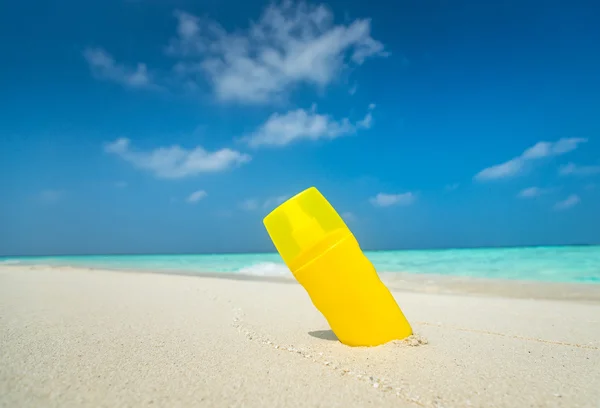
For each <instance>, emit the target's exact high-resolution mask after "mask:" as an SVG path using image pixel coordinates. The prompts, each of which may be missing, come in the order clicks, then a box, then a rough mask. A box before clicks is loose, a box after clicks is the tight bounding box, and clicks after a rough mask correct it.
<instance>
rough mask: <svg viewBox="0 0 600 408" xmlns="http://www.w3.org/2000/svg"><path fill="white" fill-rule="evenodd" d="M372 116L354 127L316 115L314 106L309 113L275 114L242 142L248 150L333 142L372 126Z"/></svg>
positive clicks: (343, 120)
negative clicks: (314, 141) (302, 141)
mask: <svg viewBox="0 0 600 408" xmlns="http://www.w3.org/2000/svg"><path fill="white" fill-rule="evenodd" d="M372 121H373V118H372V115H371V112H368V113H367V114H366V115H365V117H364V118H363V119H361V120H359V121H358V122H356V123H355V124H353V123H351V122H350V120H349V119H348V118H343V119H340V120H335V119H334V118H332V117H331V116H329V115H325V114H319V113H317V112H316V107H315V106H314V105H313V107H312V109H311V110H310V111H307V110H304V109H297V110H293V111H289V112H287V113H285V114H279V113H274V114H272V115H271V116H270V117H269V118H268V119H267V121H266V122H265V123H263V124H262V125H261V126H260V127H259V128H258V130H256V131H255V132H254V133H251V134H249V135H247V136H246V137H244V138H243V139H244V140H245V141H246V142H247V143H248V144H249V145H250V146H251V147H261V146H271V147H282V146H286V145H288V144H290V143H293V142H296V141H299V140H318V139H335V138H338V137H341V136H346V135H351V134H354V133H356V131H357V130H358V129H368V128H370V127H371V125H372Z"/></svg>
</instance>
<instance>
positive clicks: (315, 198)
mask: <svg viewBox="0 0 600 408" xmlns="http://www.w3.org/2000/svg"><path fill="white" fill-rule="evenodd" d="M263 222H264V224H265V228H266V229H267V232H268V233H269V236H270V237H271V240H272V241H273V244H274V245H275V247H276V248H277V251H278V252H279V254H280V255H281V257H282V259H283V260H284V262H285V263H286V265H287V266H288V267H289V268H290V270H291V271H292V273H293V274H294V276H295V277H296V279H297V280H298V282H299V283H300V284H301V285H302V286H303V287H304V288H305V289H306V291H307V292H308V294H309V296H310V298H311V300H312V302H313V304H314V305H315V306H316V307H317V309H319V311H320V312H321V313H322V314H323V315H324V316H325V318H326V319H327V321H328V322H329V325H330V326H331V329H332V330H333V332H334V333H335V334H336V335H337V337H338V339H339V340H340V341H341V342H342V343H344V344H347V345H350V346H375V345H379V344H383V343H386V342H388V341H390V340H395V339H403V338H405V337H407V336H410V335H411V334H412V329H411V327H410V324H409V323H408V321H407V320H406V318H405V317H404V315H403V314H402V311H401V310H400V308H399V307H398V304H397V303H396V301H395V299H394V297H393V296H392V294H391V293H390V291H389V290H388V289H387V288H386V287H385V285H384V284H383V282H381V280H380V279H379V276H378V275H377V272H376V271H375V268H374V267H373V265H372V264H371V261H369V259H368V258H367V257H366V256H365V255H364V254H363V252H362V250H361V249H360V246H359V244H358V242H357V240H356V238H355V237H354V235H353V234H352V232H351V231H350V229H348V226H347V225H346V223H345V222H344V221H343V220H342V217H340V215H339V214H338V213H337V211H335V209H334V208H333V207H332V206H331V204H329V202H328V201H327V200H326V199H325V197H323V195H321V193H320V192H319V191H318V190H317V189H316V188H314V187H311V188H309V189H307V190H304V191H302V192H301V193H299V194H297V195H296V196H294V197H292V198H290V199H289V200H287V201H286V202H284V203H282V204H281V205H279V207H277V208H275V209H274V210H273V211H272V212H271V213H269V214H268V215H267V216H266V217H265V219H264V220H263Z"/></svg>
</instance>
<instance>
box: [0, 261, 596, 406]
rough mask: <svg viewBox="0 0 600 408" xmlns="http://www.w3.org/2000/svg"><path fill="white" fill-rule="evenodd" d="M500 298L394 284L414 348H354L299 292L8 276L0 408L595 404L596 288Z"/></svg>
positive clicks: (53, 274) (250, 283)
mask: <svg viewBox="0 0 600 408" xmlns="http://www.w3.org/2000/svg"><path fill="white" fill-rule="evenodd" d="M461 282H462V283H461ZM461 285H462V286H461ZM502 285H504V286H502ZM502 285H499V284H496V283H493V282H487V283H486V282H485V281H477V282H476V283H470V284H469V283H468V282H467V281H466V280H455V281H454V283H453V284H444V283H443V282H442V283H440V282H432V280H431V279H430V278H422V277H413V278H407V279H404V278H403V279H396V280H394V281H393V282H390V287H392V288H393V289H392V291H393V294H394V296H395V297H396V299H397V301H398V303H399V305H400V306H401V308H402V309H403V311H404V313H405V315H406V316H407V318H408V319H409V321H410V322H411V323H412V325H413V329H414V331H415V333H416V336H415V337H414V338H412V339H410V340H409V341H399V342H394V343H391V344H387V345H384V346H380V347H374V348H350V347H346V346H344V345H342V344H340V343H339V342H338V341H336V339H335V336H334V335H333V333H332V332H331V331H330V330H329V327H328V325H327V322H326V321H325V319H324V318H323V317H322V316H321V315H320V313H319V312H318V311H317V310H316V309H315V308H314V307H313V305H312V304H311V302H310V299H309V298H308V296H307V294H306V293H305V292H304V289H303V288H302V287H301V286H300V285H298V284H294V283H289V282H284V281H282V282H269V281H261V280H233V279H219V278H216V277H198V276H176V275H161V274H152V273H127V272H110V271H100V270H87V269H74V268H57V267H53V268H50V267H0V406H3V407H11V408H12V407H70V406H90V407H125V406H168V407H176V406H205V407H234V406H240V407H241V406H243V407H275V406H282V407H288V406H289V407H297V406H298V407H299V406H305V407H351V406H357V407H365V406H372V407H388V406H389V407H392V406H393V407H404V406H406V407H423V406H424V407H468V406H474V407H476V406H479V407H511V408H515V407H555V406H556V407H559V406H560V407H600V302H599V299H600V296H599V295H598V294H599V293H600V285H598V286H595V285H587V286H577V285H571V286H570V285H541V284H540V285H536V284H520V283H504V284H502ZM486 286H487V287H488V289H489V290H488V293H487V294H486ZM461 287H463V288H464V290H463V291H461V290H460V289H461ZM491 287H494V288H495V289H492V288H491ZM419 288H421V289H423V290H419ZM523 288H525V289H523ZM560 288H562V290H560ZM502 291H504V292H503V293H501V292H502ZM515 294H516V295H515ZM569 294H570V295H569ZM532 297H537V299H535V298H532ZM565 299H568V300H565Z"/></svg>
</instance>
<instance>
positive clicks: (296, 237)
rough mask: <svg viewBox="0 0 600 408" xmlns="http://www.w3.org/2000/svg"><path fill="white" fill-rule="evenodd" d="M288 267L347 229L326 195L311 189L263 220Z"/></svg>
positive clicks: (282, 205)
mask: <svg viewBox="0 0 600 408" xmlns="http://www.w3.org/2000/svg"><path fill="white" fill-rule="evenodd" d="M263 223H264V224H265V228H266V229H267V232H268V233H269V236H270V237H271V240H272V241H273V244H275V247H276V248H277V251H278V252H279V255H281V257H282V258H283V261H284V262H285V263H286V264H287V265H288V267H289V266H290V265H291V264H292V263H293V261H294V260H295V259H296V258H297V257H298V256H299V255H300V254H302V252H304V251H306V250H308V249H310V248H312V247H313V246H314V245H316V244H317V243H319V242H320V241H321V240H323V239H324V238H325V237H326V236H327V235H329V234H330V233H332V232H334V231H336V230H339V229H341V228H344V229H347V228H348V227H347V226H346V224H345V223H344V220H342V217H340V215H339V214H338V213H337V212H336V211H335V209H334V208H333V207H332V206H331V204H329V202H328V201H327V200H326V199H325V197H323V195H322V194H321V193H320V192H319V190H317V189H316V188H314V187H310V188H308V189H306V190H304V191H302V192H301V193H299V194H297V195H295V196H294V197H292V198H290V199H289V200H287V201H286V202H284V203H283V204H281V205H280V206H279V207H277V208H275V209H274V210H273V211H272V212H271V213H269V215H267V216H266V217H265V219H264V220H263Z"/></svg>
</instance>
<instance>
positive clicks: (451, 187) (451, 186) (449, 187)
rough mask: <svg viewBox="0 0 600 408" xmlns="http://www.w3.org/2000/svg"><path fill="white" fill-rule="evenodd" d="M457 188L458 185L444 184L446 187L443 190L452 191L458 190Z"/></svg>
mask: <svg viewBox="0 0 600 408" xmlns="http://www.w3.org/2000/svg"><path fill="white" fill-rule="evenodd" d="M458 187H460V184H459V183H453V184H446V186H445V187H444V190H446V191H454V190H458Z"/></svg>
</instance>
